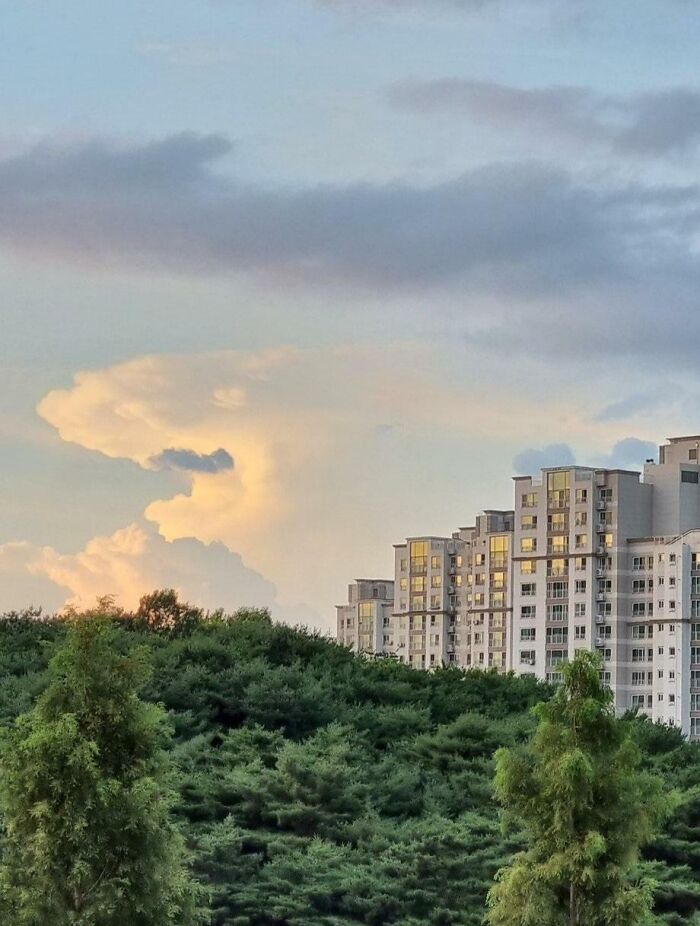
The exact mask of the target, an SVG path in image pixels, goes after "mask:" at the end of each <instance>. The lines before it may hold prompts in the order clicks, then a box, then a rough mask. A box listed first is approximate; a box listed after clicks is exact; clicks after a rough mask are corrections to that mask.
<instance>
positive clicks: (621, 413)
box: [595, 392, 666, 421]
mask: <svg viewBox="0 0 700 926" xmlns="http://www.w3.org/2000/svg"><path fill="white" fill-rule="evenodd" d="M663 401H666V397H662V396H659V395H655V394H653V393H650V392H640V393H635V394H633V395H630V396H627V397H626V398H624V399H620V400H619V401H617V402H611V403H610V405H606V406H605V408H602V409H601V410H600V411H599V412H598V414H597V415H596V416H595V420H596V421H620V420H621V419H623V418H629V417H630V416H631V415H636V414H637V412H643V411H648V410H649V409H651V408H655V407H657V406H658V405H660V404H661V402H663Z"/></svg>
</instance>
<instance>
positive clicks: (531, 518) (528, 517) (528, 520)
mask: <svg viewBox="0 0 700 926" xmlns="http://www.w3.org/2000/svg"><path fill="white" fill-rule="evenodd" d="M520 527H521V529H522V530H524V531H532V530H534V529H535V528H536V527H537V515H536V514H524V515H523V516H522V518H521V519H520Z"/></svg>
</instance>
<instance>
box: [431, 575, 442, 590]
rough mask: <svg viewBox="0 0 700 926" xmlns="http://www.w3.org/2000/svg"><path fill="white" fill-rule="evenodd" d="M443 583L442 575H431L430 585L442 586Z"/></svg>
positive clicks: (433, 586)
mask: <svg viewBox="0 0 700 926" xmlns="http://www.w3.org/2000/svg"><path fill="white" fill-rule="evenodd" d="M441 585H442V576H431V577H430V587H431V588H440V587H441Z"/></svg>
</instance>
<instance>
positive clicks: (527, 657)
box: [520, 649, 535, 666]
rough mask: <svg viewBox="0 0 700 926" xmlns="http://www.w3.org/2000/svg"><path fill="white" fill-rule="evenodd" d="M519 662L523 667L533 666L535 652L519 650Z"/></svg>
mask: <svg viewBox="0 0 700 926" xmlns="http://www.w3.org/2000/svg"><path fill="white" fill-rule="evenodd" d="M520 662H522V663H524V664H525V665H529V666H534V664H535V650H534V649H525V650H520Z"/></svg>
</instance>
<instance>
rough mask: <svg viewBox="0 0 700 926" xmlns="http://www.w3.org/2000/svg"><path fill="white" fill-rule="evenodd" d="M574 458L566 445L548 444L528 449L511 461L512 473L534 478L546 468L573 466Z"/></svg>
mask: <svg viewBox="0 0 700 926" xmlns="http://www.w3.org/2000/svg"><path fill="white" fill-rule="evenodd" d="M575 463H576V457H575V455H574V452H573V450H572V449H571V447H569V445H568V444H548V445H547V446H546V447H542V448H541V449H537V448H535V447H528V448H527V450H522V451H521V452H520V453H519V454H518V455H517V456H516V457H515V458H514V459H513V472H514V473H515V474H516V475H518V476H534V475H537V473H539V471H540V470H541V469H543V468H544V467H546V466H574V464H575Z"/></svg>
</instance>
